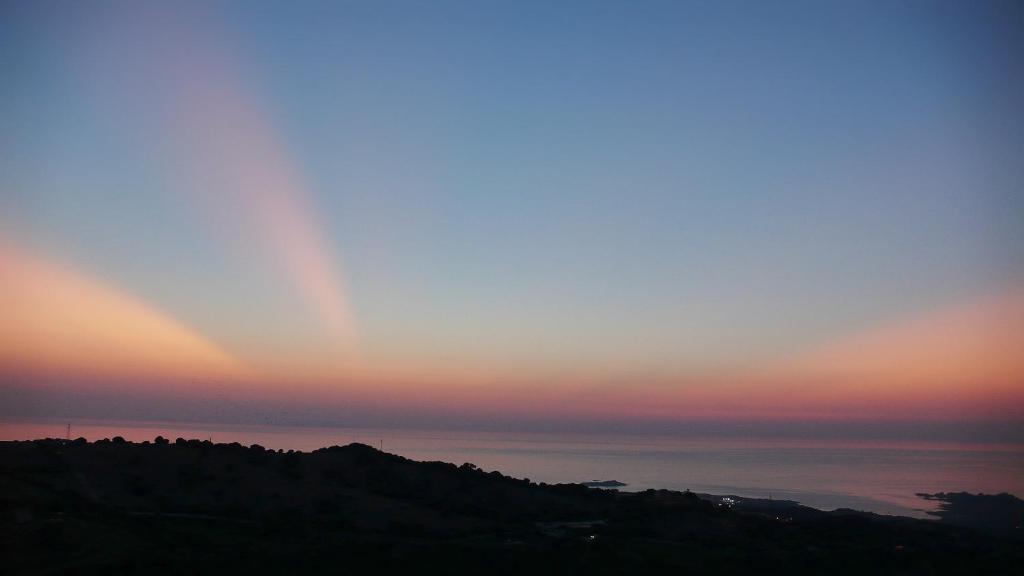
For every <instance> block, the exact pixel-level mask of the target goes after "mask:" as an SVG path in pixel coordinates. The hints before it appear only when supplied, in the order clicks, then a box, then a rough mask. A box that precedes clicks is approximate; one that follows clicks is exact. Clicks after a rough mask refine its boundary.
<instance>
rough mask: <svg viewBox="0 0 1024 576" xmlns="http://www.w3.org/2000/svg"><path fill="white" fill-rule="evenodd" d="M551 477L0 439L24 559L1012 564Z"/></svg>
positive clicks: (907, 532) (356, 567)
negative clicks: (548, 481) (553, 481)
mask: <svg viewBox="0 0 1024 576" xmlns="http://www.w3.org/2000/svg"><path fill="white" fill-rule="evenodd" d="M758 502H759V501H756V500H750V501H747V502H745V503H741V504H738V505H737V506H735V507H730V506H723V505H721V504H719V503H716V502H714V501H713V498H712V497H709V496H706V495H705V496H698V495H696V494H692V493H689V492H674V491H667V490H648V491H645V492H638V493H626V492H618V491H615V490H604V489H598V488H588V487H586V486H584V485H582V484H564V485H545V484H537V483H534V482H530V481H528V480H519V479H515V478H510V477H507V476H504V475H502V474H500V473H498V472H485V471H483V470H480V469H479V468H477V467H476V466H473V465H472V464H463V465H461V466H457V465H454V464H448V463H442V462H414V461H411V460H408V459H405V458H402V457H400V456H395V455H392V454H387V453H383V452H380V451H378V450H376V449H374V448H371V447H369V446H365V445H361V444H350V445H348V446H344V447H339V446H332V447H330V448H324V449H321V450H316V451H313V452H310V453H303V452H293V451H287V452H282V451H273V450H268V449H265V448H263V447H261V446H258V445H253V446H250V447H245V446H242V445H240V444H237V443H232V444H213V443H210V442H208V441H199V440H183V439H178V440H176V441H174V442H173V443H172V442H168V441H164V440H163V439H157V441H156V442H154V443H149V442H144V443H141V444H137V443H130V442H124V441H120V440H118V441H99V442H95V443H88V442H86V441H85V440H82V439H79V440H76V441H66V440H40V441H34V442H3V443H0V541H2V542H3V544H2V546H3V548H4V549H3V558H4V564H5V565H4V572H5V573H9V574H36V573H74V574H113V573H119V574H120V573H138V574H178V573H189V574H192V573H209V574H253V573H267V574H270V573H274V574H281V573H296V574H343V573H345V574H351V573H360V572H362V571H374V573H380V572H396V571H415V572H416V573H466V574H519V573H527V574H531V573H532V574H538V573H543V574H549V573H550V574H636V573H687V572H689V573H730V574H740V573H753V572H756V573H778V574H782V573H785V574H792V573H832V574H835V573H847V574H863V573H872V574H885V573H899V574H936V573H950V574H953V573H972V574H999V573H1007V569H1008V567H1012V566H1020V565H1021V563H1022V562H1024V551H1022V547H1021V542H1020V541H1015V540H1012V539H1008V538H1003V537H996V536H991V535H989V534H984V533H981V532H978V531H975V530H971V529H968V528H961V527H956V526H948V525H945V524H943V523H941V522H936V521H922V520H913V519H909V518H896V517H886V516H878V515H873V514H864V513H859V512H854V511H837V512H821V511H818V510H814V509H811V508H807V507H803V506H799V505H796V504H794V503H779V502H778V501H772V502H769V503H767V504H759V503H758Z"/></svg>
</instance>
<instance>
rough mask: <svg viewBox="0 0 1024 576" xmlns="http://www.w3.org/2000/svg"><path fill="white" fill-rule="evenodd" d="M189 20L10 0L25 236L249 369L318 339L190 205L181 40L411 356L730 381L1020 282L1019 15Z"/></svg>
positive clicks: (554, 13)
mask: <svg viewBox="0 0 1024 576" xmlns="http://www.w3.org/2000/svg"><path fill="white" fill-rule="evenodd" d="M186 4H187V7H186V6H185V5H182V7H181V8H180V9H176V10H168V7H167V6H164V7H163V8H160V7H150V8H144V9H140V8H138V5H137V3H90V4H89V5H78V4H72V3H60V2H9V1H8V2H3V3H2V5H0V54H2V56H0V74H2V76H3V78H4V81H3V82H0V226H2V228H3V236H4V237H5V238H6V239H7V240H8V241H9V242H12V243H14V244H17V245H19V246H23V247H26V249H31V250H35V251H37V252H41V253H43V254H46V255H49V256H52V257H53V258H55V259H59V260H61V261H64V262H69V263H71V264H73V265H74V266H77V267H79V268H81V269H83V270H87V271H89V272H90V273H92V274H95V275H96V276H98V277H100V278H103V279H105V280H107V281H109V282H111V283H113V284H115V285H117V286H120V287H123V288H124V289H125V290H127V291H129V292H131V293H133V294H137V295H140V296H141V297H143V298H145V299H146V300H147V301H149V302H152V303H153V304H154V305H156V306H157V307H159V308H160V309H162V310H165V311H168V312H169V313H170V314H171V315H172V316H173V317H175V318H177V319H179V320H181V321H182V322H184V323H186V324H187V325H189V326H192V327H195V328H196V329H197V330H198V331H199V332H201V333H202V334H204V335H206V336H208V337H209V338H210V339H212V340H213V341H215V342H217V343H218V344H220V345H221V346H223V347H224V348H226V349H228V350H230V351H232V352H235V353H237V354H239V355H241V356H246V355H258V354H260V353H262V352H263V351H265V350H268V349H277V348H282V347H283V348H288V347H304V346H315V345H316V344H315V342H317V341H318V339H319V338H320V337H321V333H320V331H319V325H318V322H317V318H316V317H315V316H316V315H315V313H310V311H309V310H308V309H307V308H305V307H303V306H302V305H301V303H300V300H301V298H300V297H298V296H297V295H296V293H295V290H294V288H293V287H291V286H290V285H289V284H288V283H287V282H286V281H284V280H282V277H281V276H282V274H281V272H280V271H279V270H277V269H276V268H275V267H274V266H273V265H272V264H271V263H269V262H268V259H267V258H266V257H265V254H263V253H262V252H261V250H259V249H257V248H255V247H253V245H252V244H251V243H250V241H249V239H247V237H246V236H245V233H244V232H238V233H237V234H235V233H234V229H235V228H238V229H239V230H242V229H244V228H245V226H246V222H245V217H244V216H239V215H238V214H241V212H239V213H234V212H231V211H230V210H229V211H228V212H227V213H226V214H221V215H217V216H210V215H209V214H202V213H197V209H196V206H195V202H193V201H192V200H188V199H183V198H184V197H185V196H187V193H186V192H187V191H185V190H184V189H185V188H188V187H189V183H188V181H187V179H182V178H181V177H180V164H181V163H182V162H184V160H182V159H180V158H177V157H175V156H174V155H173V153H170V152H168V150H169V149H170V148H168V147H167V146H166V144H165V142H166V141H168V140H173V139H174V138H175V137H172V136H169V135H168V133H169V131H173V130H171V129H170V128H169V124H172V123H173V118H172V117H173V115H174V113H173V110H174V104H173V102H174V101H175V98H176V96H175V90H176V89H178V88H179V87H178V86H176V85H175V84H174V82H175V81H176V80H175V79H177V80H180V79H181V78H182V77H181V76H169V78H171V80H168V79H167V78H168V76H166V75H165V70H163V69H162V67H163V66H164V65H166V64H167V63H168V62H170V61H171V60H168V58H172V59H173V54H172V53H174V52H175V51H176V50H178V49H180V50H181V51H182V52H183V53H186V54H190V55H191V57H195V58H198V59H203V58H204V53H205V52H208V51H209V52H215V53H216V58H218V59H220V58H222V59H224V60H225V61H229V62H231V66H232V68H231V69H232V72H233V73H237V75H238V78H240V79H241V83H242V85H244V86H245V89H244V90H242V91H243V92H244V93H245V94H246V98H247V100H248V101H251V102H254V103H255V105H256V106H257V107H258V108H259V109H260V110H261V111H262V112H263V114H264V120H265V122H266V125H267V126H269V127H270V128H269V129H268V130H270V131H271V132H272V133H273V134H274V135H275V136H276V138H277V139H278V140H279V143H280V146H281V148H282V149H283V150H286V151H287V154H288V157H289V158H290V162H291V164H293V165H294V166H295V170H296V172H298V173H300V174H301V180H302V181H303V182H304V186H305V189H306V193H307V195H308V200H309V204H310V205H311V206H312V210H313V212H314V213H315V217H316V219H317V221H318V222H319V224H320V225H321V226H322V229H323V237H324V239H325V242H326V244H327V248H326V252H327V253H330V254H331V255H333V258H335V259H336V260H337V262H338V268H339V269H340V270H341V274H342V276H343V283H344V285H345V286H346V291H347V294H346V298H347V300H348V301H349V304H350V306H351V308H352V310H353V314H354V318H355V320H354V322H355V325H356V327H357V331H358V334H359V340H360V348H361V350H362V353H363V354H365V355H367V356H368V357H371V358H379V359H380V361H382V362H387V361H403V359H407V358H414V359H425V360H429V361H437V362H440V363H468V364H474V365H476V364H492V365H495V366H514V365H536V366H541V367H548V368H552V369H558V370H561V369H564V368H566V367H572V366H577V365H591V366H592V365H597V366H607V367H608V368H609V370H613V371H619V372H629V371H631V370H641V371H643V370H650V371H654V372H659V373H661V372H668V373H690V372H694V373H703V372H704V371H708V370H710V371H714V370H718V369H720V368H722V367H735V366H738V365H739V366H743V365H746V364H749V363H756V362H761V361H766V360H770V359H772V358H774V357H777V356H780V355H785V354H787V353H791V352H794V351H797V350H800V349H802V348H805V347H807V346H809V345H812V344H814V343H816V342H819V341H822V340H828V339H829V338H833V337H838V336H841V335H844V334H847V333H850V332H855V331H857V330H861V329H865V328H870V327H872V326H875V325H878V324H880V323H884V322H885V321H887V320H888V319H890V318H894V317H900V316H902V315H907V314H914V313H917V312H920V311H925V310H928V309H929V308H931V307H938V306H943V305H945V304H948V303H950V302H959V301H963V300H967V299H971V298H974V297H981V296H984V295H986V294H990V293H996V292H999V291H1002V290H1005V289H1007V287H1011V286H1014V285H1017V284H1019V282H1020V281H1021V277H1022V274H1024V237H1022V236H1024V233H1022V230H1024V226H1022V215H1024V199H1022V198H1024V195H1022V193H1021V183H1022V182H1024V162H1021V158H1020V154H1021V150H1024V112H1022V107H1021V105H1020V102H1024V84H1022V83H1024V73H1022V72H1024V71H1022V70H1021V58H1020V55H1021V54H1022V53H1024V52H1022V47H1024V45H1022V43H1024V36H1022V35H1024V32H1022V31H1024V25H1022V24H1024V9H1022V8H1021V5H1020V4H1019V3H1016V2H978V3H963V2H950V3H945V2H900V3H892V2H779V3H759V2H642V3H636V2H575V3H574V2H559V3H549V2H302V3H298V4H293V3H285V2H238V3H234V2H227V3H225V2H218V3H214V4H212V5H208V4H205V3H186ZM154 38H156V39H154ZM196 39H198V42H197V43H196V44H190V42H193V41H196ZM175 42H180V43H181V44H180V45H177V44H175ZM154 46H155V47H154ZM168 54H171V55H170V56H168ZM187 74H188V73H187V72H186V76H185V77H186V78H187V77H188V76H187ZM203 81H204V79H203V78H201V77H200V78H196V79H194V82H196V83H202V82H203ZM168 102H171V104H168ZM169 110H171V111H170V112H169ZM208 193H210V194H216V193H217V190H215V189H211V190H209V191H208ZM198 212H202V210H199V211H198ZM225 238H227V240H225Z"/></svg>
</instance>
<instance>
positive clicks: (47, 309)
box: [0, 243, 247, 380]
mask: <svg viewBox="0 0 1024 576" xmlns="http://www.w3.org/2000/svg"><path fill="white" fill-rule="evenodd" d="M0 286H2V288H0V296H2V300H3V310H4V321H3V322H0V370H3V371H4V372H5V373H8V374H10V373H20V374H30V375H36V376H39V375H48V376H59V377H60V376H63V377H78V378H80V377H108V378H129V377H144V378H149V377H155V378H160V379H165V378H173V379H178V380H182V379H188V378H195V377H201V378H236V377H240V376H243V375H245V374H247V371H246V369H245V368H244V367H243V366H242V364H241V363H239V362H238V361H237V360H236V359H234V358H233V357H231V356H230V355H229V354H228V353H226V352H224V351H223V350H222V349H220V348H219V347H218V346H216V345H215V344H213V343H212V342H210V341H209V340H207V339H205V338H203V337H202V336H201V335H199V334H198V333H196V332H195V331H193V330H191V329H189V328H188V327H186V326H184V325H182V324H181V323H180V322H177V321H175V320H174V319H172V318H171V317H169V316H168V315H166V314H165V313H163V312H161V311H159V310H157V309H155V308H154V307H152V306H151V305H149V304H147V303H145V302H143V301H142V300H140V299H138V298H136V297H134V296H132V295H130V294H127V293H125V292H123V291H121V290H118V289H116V288H114V287H111V286H109V285H107V284H105V283H103V282H100V281H98V280H95V279H93V278H89V277H88V276H86V275H84V274H82V273H80V272H78V271H76V270H73V269H71V268H68V267H66V266H63V265H60V264H55V263H53V262H48V261H45V260H42V259H40V258H38V257H35V256H33V255H30V254H27V253H24V252H21V251H19V250H16V249H14V248H13V247H11V246H9V245H4V244H3V243H0Z"/></svg>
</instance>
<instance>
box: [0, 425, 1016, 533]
mask: <svg viewBox="0 0 1024 576" xmlns="http://www.w3.org/2000/svg"><path fill="white" fill-rule="evenodd" d="M65 433H66V422H56V421H52V422H47V421H23V422H3V423H0V440H25V439H34V438H45V437H61V438H62V437H64V435H65ZM158 435H160V436H165V437H167V438H171V439H174V438H178V437H183V438H201V439H207V438H210V439H212V440H213V441H214V442H240V443H242V444H253V443H256V444H261V445H263V446H265V447H268V448H275V449H276V448H283V449H295V450H313V449H316V448H320V447H323V446H330V445H333V444H339V445H342V444H347V443H350V442H363V443H365V444H370V445H372V446H375V447H383V449H384V450H386V451H388V452H392V453H396V454H401V455H403V456H406V457H408V458H412V459H414V460H442V461H445V462H453V463H455V464H461V463H463V462H472V463H474V464H476V465H478V466H480V467H481V468H483V469H485V470H488V471H489V470H500V471H501V472H503V473H505V474H509V475H511V476H516V477H519V478H524V477H525V478H530V479H531V480H534V481H537V482H549V483H552V482H579V481H587V480H610V479H614V480H619V481H622V482H626V483H628V484H629V486H628V487H627V488H626V489H627V490H642V489H646V488H669V489H674V490H684V489H690V490H694V491H698V492H710V493H715V494H736V495H740V496H748V497H762V498H767V497H769V496H772V497H774V498H785V499H791V500H797V501H799V502H801V503H803V504H807V505H809V506H814V507H816V508H821V509H825V510H830V509H834V508H839V507H849V508H856V509H859V510H869V511H873V512H879V513H886V514H902V515H910V516H918V517H922V516H924V511H926V510H929V509H931V508H932V504H931V503H929V502H925V501H922V500H920V499H918V498H917V497H916V496H914V494H915V493H916V492H955V491H968V492H984V493H998V492H1010V493H1012V494H1016V495H1018V496H1024V446H1021V445H1007V444H956V443H939V442H935V443H930V442H880V441H836V440H823V441H808V440H798V439H787V438H772V439H757V440H750V439H736V438H671V437H652V436H616V437H611V436H601V435H585V434H539V433H508V434H503V433H493V432H465V431H458V432H454V431H453V432H444V431H437V430H431V431H424V430H371V429H352V428H292V427H276V426H232V425H220V424H194V423H189V424H183V423H170V422H161V423H154V422H107V421H72V428H71V436H72V437H73V438H76V437H79V436H84V437H85V438H87V439H89V440H97V439H100V438H110V437H113V436H123V437H124V438H125V439H128V440H132V441H142V440H152V439H153V438H155V437H156V436H158Z"/></svg>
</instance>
